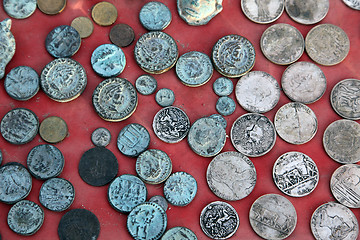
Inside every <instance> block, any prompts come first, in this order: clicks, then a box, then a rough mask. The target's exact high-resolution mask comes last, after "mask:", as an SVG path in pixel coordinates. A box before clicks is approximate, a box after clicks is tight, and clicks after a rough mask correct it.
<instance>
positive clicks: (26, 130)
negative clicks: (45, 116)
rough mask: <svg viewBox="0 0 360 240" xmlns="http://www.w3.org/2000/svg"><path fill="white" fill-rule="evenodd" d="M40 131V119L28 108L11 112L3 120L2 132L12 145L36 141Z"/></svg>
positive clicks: (0, 125) (0, 127)
mask: <svg viewBox="0 0 360 240" xmlns="http://www.w3.org/2000/svg"><path fill="white" fill-rule="evenodd" d="M38 129H39V119H38V117H37V116H36V115H35V113H34V112H33V111H31V110H29V109H26V108H15V109H13V110H10V111H9V112H7V113H6V114H5V116H4V117H3V118H2V119H1V123H0V131H1V135H2V136H3V138H4V139H5V140H6V141H8V142H9V143H12V144H25V143H28V142H30V141H31V140H33V139H34V137H35V136H36V134H37V133H38Z"/></svg>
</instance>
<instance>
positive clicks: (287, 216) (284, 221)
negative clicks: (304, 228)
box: [249, 194, 297, 240]
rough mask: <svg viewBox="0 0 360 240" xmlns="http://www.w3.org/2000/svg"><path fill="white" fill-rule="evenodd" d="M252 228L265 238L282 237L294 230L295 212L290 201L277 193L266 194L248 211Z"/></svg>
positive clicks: (277, 239)
mask: <svg viewBox="0 0 360 240" xmlns="http://www.w3.org/2000/svg"><path fill="white" fill-rule="evenodd" d="M249 219H250V225H251V227H252V228H253V230H254V231H255V232H256V233H257V234H258V235H259V236H260V237H262V238H265V239H276V240H279V239H284V238H287V237H288V236H290V234H291V233H292V232H293V231H294V229H295V227H296V222H297V214H296V210H295V208H294V206H293V205H292V203H291V202H290V201H289V200H287V199H286V198H285V197H283V196H281V195H278V194H266V195H263V196H261V197H259V198H258V199H256V201H255V202H254V203H253V204H252V206H251V208H250V213H249Z"/></svg>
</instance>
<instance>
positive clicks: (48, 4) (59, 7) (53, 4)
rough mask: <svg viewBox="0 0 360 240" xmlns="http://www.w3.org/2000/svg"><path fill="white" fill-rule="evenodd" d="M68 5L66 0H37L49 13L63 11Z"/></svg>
mask: <svg viewBox="0 0 360 240" xmlns="http://www.w3.org/2000/svg"><path fill="white" fill-rule="evenodd" d="M65 6H66V0H37V7H38V8H39V9H40V11H41V12H43V13H45V14H47V15H56V14H58V13H61V12H62V11H63V10H64V9H65Z"/></svg>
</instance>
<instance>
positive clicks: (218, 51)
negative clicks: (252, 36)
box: [212, 35, 255, 78]
mask: <svg viewBox="0 0 360 240" xmlns="http://www.w3.org/2000/svg"><path fill="white" fill-rule="evenodd" d="M212 61H213V63H214V66H215V68H216V70H217V71H218V72H219V73H220V74H222V75H224V76H225V77H230V78H237V77H241V76H242V75H244V74H246V73H247V72H249V71H250V70H251V69H252V68H253V67H254V64H255V48H254V46H253V45H252V43H251V42H250V41H249V40H248V39H246V38H244V37H242V36H239V35H227V36H224V37H222V38H220V39H219V40H218V41H217V42H216V43H215V45H214V47H213V50H212Z"/></svg>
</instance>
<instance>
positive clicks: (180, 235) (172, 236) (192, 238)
mask: <svg viewBox="0 0 360 240" xmlns="http://www.w3.org/2000/svg"><path fill="white" fill-rule="evenodd" d="M182 239H186V240H197V237H196V235H195V233H194V232H193V231H191V230H190V229H188V228H186V227H173V228H170V229H168V230H167V231H166V232H165V233H164V235H163V236H162V237H161V240H182Z"/></svg>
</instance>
